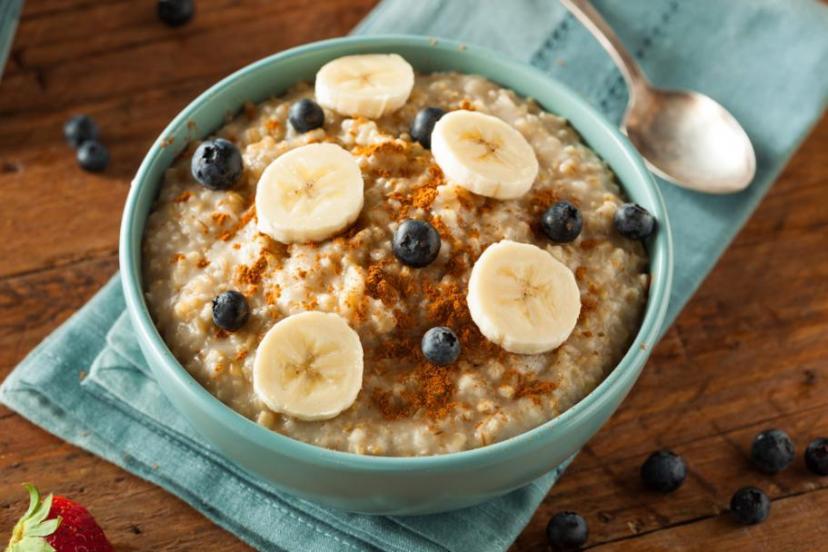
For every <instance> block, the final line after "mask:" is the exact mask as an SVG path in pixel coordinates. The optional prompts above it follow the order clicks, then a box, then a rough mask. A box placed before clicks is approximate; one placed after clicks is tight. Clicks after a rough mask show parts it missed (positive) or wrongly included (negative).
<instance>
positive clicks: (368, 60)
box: [316, 54, 414, 119]
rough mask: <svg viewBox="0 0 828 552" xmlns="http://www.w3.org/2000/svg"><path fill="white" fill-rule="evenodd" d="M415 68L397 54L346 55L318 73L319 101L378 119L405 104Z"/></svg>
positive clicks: (349, 113) (325, 104) (354, 114)
mask: <svg viewBox="0 0 828 552" xmlns="http://www.w3.org/2000/svg"><path fill="white" fill-rule="evenodd" d="M413 87H414V69H412V68H411V65H410V64H409V63H408V62H407V61H405V60H404V59H403V58H402V57H400V56H398V55H397V54H366V55H358V56H345V57H341V58H338V59H335V60H333V61H329V62H328V63H326V64H325V65H323V66H322V68H321V69H320V70H319V72H318V73H316V101H318V102H319V104H320V105H322V106H324V107H327V108H330V109H333V110H334V111H338V112H339V113H342V114H343V115H348V116H351V117H355V116H357V115H361V116H363V117H367V118H369V119H376V118H378V117H382V116H383V115H387V114H388V113H391V112H393V111H396V110H397V109H399V108H400V107H402V106H403V104H405V102H406V101H407V100H408V96H409V95H410V94H411V89H412V88H413Z"/></svg>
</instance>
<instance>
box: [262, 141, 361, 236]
mask: <svg viewBox="0 0 828 552" xmlns="http://www.w3.org/2000/svg"><path fill="white" fill-rule="evenodd" d="M363 187H364V183H363V180H362V173H361V172H360V170H359V165H357V162H356V160H355V159H354V157H353V156H352V155H351V154H350V153H348V152H347V151H346V150H344V149H343V148H341V147H340V146H337V145H335V144H327V143H323V144H309V145H307V146H302V147H299V148H296V149H294V150H291V151H289V152H287V153H285V154H283V155H281V156H279V157H277V158H276V159H275V160H273V162H271V163H270V165H268V166H267V168H266V169H265V170H264V172H263V173H262V176H261V177H260V178H259V184H258V187H257V188H256V217H257V219H258V227H259V231H260V232H262V233H264V234H267V235H269V236H270V237H272V238H273V239H274V240H276V241H279V242H282V243H303V242H311V241H321V240H324V239H326V238H329V237H331V236H333V235H334V234H336V233H337V232H339V231H340V230H342V229H344V228H345V227H347V226H348V225H350V224H351V223H352V222H354V221H355V220H356V219H357V217H358V216H359V212H360V211H361V210H362V204H363V201H364V198H363Z"/></svg>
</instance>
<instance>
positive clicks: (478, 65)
mask: <svg viewBox="0 0 828 552" xmlns="http://www.w3.org/2000/svg"><path fill="white" fill-rule="evenodd" d="M367 52H396V53H398V54H400V55H402V56H403V57H405V58H406V59H407V60H408V61H409V62H410V63H411V64H412V65H413V66H414V67H415V68H416V69H417V70H419V71H423V72H430V71H444V70H455V71H459V72H464V73H476V74H481V75H484V76H486V77H488V78H490V79H492V80H494V81H496V82H499V83H501V84H502V85H504V86H506V87H508V88H511V89H513V90H515V91H516V92H518V93H519V94H522V95H524V96H529V97H532V98H534V99H536V100H537V101H538V102H539V103H540V104H541V105H542V106H544V108H545V109H547V110H549V111H552V112H554V113H557V114H560V115H561V116H563V117H565V118H567V119H568V120H569V122H570V123H571V124H572V125H573V126H574V127H575V128H576V129H577V130H578V131H579V132H580V133H581V135H582V136H583V138H584V139H585V141H586V142H587V143H588V144H589V145H590V146H591V147H592V148H593V149H594V150H595V151H596V152H598V153H599V154H600V156H601V157H602V158H603V159H604V160H605V161H606V162H607V163H608V164H609V166H610V167H611V168H612V170H613V171H614V172H615V174H616V175H617V177H618V179H619V181H620V182H621V183H622V186H623V188H624V189H625V190H626V192H627V194H628V195H629V196H630V197H631V198H632V199H633V200H634V201H636V202H637V203H639V204H641V205H643V206H644V207H646V208H647V209H648V210H649V211H650V212H652V213H653V214H654V215H655V216H656V217H657V219H658V221H659V229H658V232H657V235H656V236H655V237H654V238H652V239H651V240H650V241H649V243H648V244H647V247H648V249H649V252H650V256H651V264H650V272H651V276H652V282H651V285H650V289H649V300H648V304H647V308H646V313H645V316H644V320H643V323H642V326H641V328H640V330H639V332H638V335H637V337H636V338H635V341H634V342H633V344H632V345H631V346H630V349H629V350H628V352H627V353H626V355H625V356H624V358H623V359H622V360H621V362H620V363H619V364H618V365H617V366H616V368H615V369H614V370H613V372H612V373H611V374H610V375H609V376H608V377H607V378H606V379H605V380H604V381H603V382H602V383H601V384H600V385H599V386H598V387H597V388H596V389H595V390H594V391H592V393H590V394H589V395H588V396H587V397H585V398H584V399H583V400H582V401H581V402H579V403H578V404H576V405H575V406H573V407H572V408H570V409H569V410H568V411H566V412H564V413H563V414H562V415H561V416H558V417H557V418H555V419H553V420H551V421H549V422H547V423H545V424H543V425H541V426H539V427H537V428H535V429H532V430H531V431H527V432H525V433H523V434H521V435H518V436H516V437H513V438H511V439H508V440H506V441H503V442H500V443H495V444H493V445H489V446H486V447H483V448H479V449H475V450H470V451H464V452H459V453H452V454H446V455H439V456H429V457H404V458H395V457H372V456H361V455H356V454H351V453H345V452H337V451H332V450H328V449H324V448H320V447H316V446H313V445H309V444H306V443H302V442H300V441H297V440H294V439H291V438H289V437H286V436H284V435H281V434H279V433H275V432H272V431H270V430H268V429H265V428H264V427H261V426H259V425H257V424H256V423H254V422H252V421H250V420H248V419H246V418H244V417H243V416H241V415H239V414H237V413H236V412H234V411H233V410H231V409H230V408H229V407H227V406H225V405H224V404H222V403H221V402H220V401H219V400H218V399H216V398H215V397H213V396H212V395H211V394H210V393H208V392H207V391H206V390H205V389H204V388H203V387H202V386H201V385H199V384H198V382H197V381H196V380H195V379H194V378H193V377H192V376H190V374H189V373H188V372H187V371H186V370H185V369H184V368H183V367H182V366H181V364H179V362H178V361H177V360H176V359H175V357H174V356H173V355H172V353H170V351H169V349H168V348H167V346H166V345H165V343H164V341H163V339H162V338H161V336H160V335H159V333H158V331H157V330H156V328H155V326H154V324H153V321H152V318H151V317H150V314H149V311H148V309H147V305H146V303H145V301H144V296H143V292H142V284H141V237H142V234H143V230H144V224H145V221H146V218H147V215H148V213H149V211H150V209H151V207H152V204H153V200H154V199H155V197H156V194H157V191H158V188H159V185H160V183H161V181H162V177H163V173H164V170H165V169H166V168H167V167H168V166H169V165H170V164H171V163H172V162H173V159H174V158H175V157H176V155H177V154H178V153H180V152H181V150H183V149H184V147H185V146H186V144H187V143H188V142H189V141H190V140H193V139H198V138H202V137H204V136H206V135H208V134H209V133H210V132H212V131H214V130H215V129H217V128H219V127H220V126H221V125H222V123H223V121H224V120H225V116H226V115H227V114H230V113H235V112H237V111H238V110H239V109H240V107H241V106H242V104H243V103H244V102H245V101H253V102H259V101H262V100H264V99H266V98H268V97H271V96H274V95H277V94H279V93H281V92H282V91H284V90H285V89H287V88H288V87H289V86H290V85H291V84H293V83H295V82H296V81H299V80H310V79H313V77H314V74H315V73H316V71H317V69H319V67H320V66H322V65H323V64H324V63H325V62H327V61H329V60H331V59H333V58H336V57H339V56H343V55H348V54H358V53H367ZM672 254H673V253H672V241H671V237H670V225H669V223H668V219H667V211H666V209H665V206H664V202H663V200H662V197H661V194H660V193H659V190H658V188H657V187H656V184H655V182H654V180H653V177H652V176H651V175H650V173H649V172H648V171H647V169H646V168H645V166H644V163H643V161H642V160H641V158H640V156H639V155H638V153H637V152H636V151H635V150H634V149H633V147H632V146H631V145H630V144H629V142H628V141H627V139H626V138H625V137H624V136H622V135H621V134H620V133H619V132H618V130H617V129H616V128H615V127H613V126H612V125H611V124H610V123H609V122H608V121H606V120H605V119H604V118H603V117H602V116H601V115H600V114H599V113H597V112H596V111H595V110H594V109H592V108H591V107H590V106H589V105H588V104H587V103H586V102H585V101H584V100H582V99H581V98H579V97H578V96H577V95H576V94H575V93H573V92H572V91H570V90H569V89H568V88H566V87H565V86H564V85H562V84H560V83H558V82H556V81H554V80H551V79H550V78H549V77H548V76H547V75H544V74H543V73H541V72H539V71H537V70H535V69H533V68H531V67H529V66H526V65H524V64H521V63H519V62H515V61H513V60H510V59H507V58H504V57H503V56H502V55H501V54H498V53H496V52H493V51H490V50H486V49H482V48H477V47H473V46H463V45H461V44H458V43H455V42H450V41H445V40H439V41H436V40H434V39H430V38H427V37H414V36H377V37H349V38H341V39H333V40H327V41H323V42H317V43H313V44H308V45H306V46H302V47H299V48H295V49H292V50H287V51H285V52H282V53H279V54H276V55H274V56H271V57H268V58H265V59H263V60H261V61H258V62H256V63H253V64H252V65H249V66H247V67H245V68H243V69H241V70H239V71H238V72H236V73H234V74H233V75H230V76H229V77H227V78H226V79H224V80H222V81H221V82H219V83H218V84H216V85H215V86H213V87H212V88H210V89H209V90H207V91H206V92H204V93H203V94H202V95H201V96H199V97H198V98H197V99H196V100H195V101H193V102H192V103H191V104H190V105H188V106H187V107H186V108H185V109H184V110H183V111H182V112H181V113H180V114H179V115H178V116H177V117H176V118H175V119H174V120H173V121H172V123H170V125H169V126H168V127H167V128H166V129H165V130H164V132H163V133H162V134H161V136H159V137H158V139H157V140H156V142H155V144H154V145H153V146H152V148H151V149H150V151H149V153H148V154H147V156H146V157H145V158H144V161H143V163H142V164H141V167H140V168H139V170H138V173H137V175H136V176H135V180H134V182H133V184H132V189H131V190H130V193H129V197H128V198H127V202H126V207H125V209H124V215H123V221H122V226H121V237H120V267H121V279H122V281H123V287H124V294H125V297H126V303H127V307H128V310H129V313H130V317H131V321H132V324H133V327H134V329H135V332H136V334H137V338H138V341H139V343H140V345H141V349H142V350H143V353H144V355H145V357H146V359H147V362H148V363H149V365H150V366H151V367H152V370H153V374H154V376H155V378H156V380H157V381H158V383H159V384H160V386H161V388H162V389H163V390H164V392H165V393H166V395H167V397H168V398H169V399H170V401H171V402H172V404H173V405H175V407H176V408H177V409H178V410H179V411H180V413H181V414H183V415H184V416H185V417H186V418H187V419H188V420H189V422H190V423H191V424H192V425H193V427H195V428H196V430H198V432H200V433H201V434H202V435H203V436H204V437H205V438H206V439H207V440H208V441H209V442H210V443H211V444H212V445H214V446H215V447H216V448H218V449H219V450H220V451H221V452H222V453H223V454H224V455H225V456H226V457H227V458H228V461H230V462H235V463H237V464H238V465H239V466H241V467H243V468H244V469H246V470H248V471H249V472H251V473H253V474H255V475H256V476H258V477H259V478H261V479H262V480H264V481H266V482H268V483H270V484H272V485H273V487H274V488H275V489H277V490H280V491H284V492H287V493H291V494H294V495H296V496H299V497H302V498H305V499H308V500H312V501H315V502H318V503H321V504H324V505H328V506H332V507H335V508H338V509H343V510H348V511H354V512H364V513H373V514H425V513H436V512H444V511H449V510H454V509H457V508H462V507H466V506H471V505H474V504H477V503H480V502H482V501H485V500H487V499H490V498H493V497H495V496H498V495H501V494H504V493H506V492H508V491H511V490H513V489H517V488H519V487H522V486H524V485H526V484H528V483H529V482H531V481H532V480H534V479H536V478H538V477H540V476H541V475H543V474H545V473H547V472H549V471H550V470H552V469H553V468H555V467H556V466H558V465H559V464H561V463H562V462H564V461H565V460H566V459H568V458H569V457H570V456H572V455H573V454H575V453H576V452H577V451H578V450H579V449H580V448H581V447H582V446H583V445H584V443H586V442H587V441H588V440H589V439H590V438H591V437H592V436H593V435H594V434H595V433H596V432H597V431H598V429H599V428H600V427H601V426H602V425H603V424H604V423H605V422H606V421H607V419H608V418H609V417H610V416H611V415H612V413H613V412H614V411H615V410H616V408H618V405H619V404H620V403H621V401H622V400H623V399H624V397H625V396H626V395H627V393H628V392H629V390H630V388H631V387H632V386H633V384H634V383H635V381H636V379H637V378H638V375H639V374H640V372H641V369H642V367H643V366H644V363H645V361H646V360H647V357H648V356H649V353H650V350H651V349H652V347H653V345H654V344H655V342H656V340H657V339H658V336H659V332H660V330H661V325H662V323H663V321H664V314H665V311H666V308H667V302H668V299H669V295H670V286H671V279H672V266H673V265H672Z"/></svg>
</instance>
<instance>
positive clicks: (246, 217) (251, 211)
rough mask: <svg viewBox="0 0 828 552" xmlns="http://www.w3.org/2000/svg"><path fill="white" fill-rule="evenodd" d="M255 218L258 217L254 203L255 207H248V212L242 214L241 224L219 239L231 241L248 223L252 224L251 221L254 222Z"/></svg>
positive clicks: (254, 205)
mask: <svg viewBox="0 0 828 552" xmlns="http://www.w3.org/2000/svg"><path fill="white" fill-rule="evenodd" d="M255 216H256V204H255V203H254V204H253V205H251V206H250V207H248V208H247V210H246V211H245V212H244V213H242V216H241V218H239V223H238V224H237V225H236V226H235V227H233V228H232V229H230V230H228V231H227V232H224V233H223V234H222V235H220V236H219V239H220V240H221V241H230V239H231V238H232V237H233V236H235V235H236V233H237V232H238V231H239V230H241V229H242V228H244V227H245V226H247V223H248V222H250V221H251V220H253V218H254V217H255Z"/></svg>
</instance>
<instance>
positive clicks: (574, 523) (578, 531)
mask: <svg viewBox="0 0 828 552" xmlns="http://www.w3.org/2000/svg"><path fill="white" fill-rule="evenodd" d="M546 538H547V539H548V540H549V545H550V546H551V547H552V549H553V550H577V549H578V548H580V547H581V546H583V545H584V544H585V543H586V541H587V539H588V538H589V527H587V522H586V520H585V519H584V518H582V517H581V516H579V515H578V514H576V513H575V512H558V513H557V514H555V515H554V516H552V519H550V520H549V523H548V524H547V525H546Z"/></svg>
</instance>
